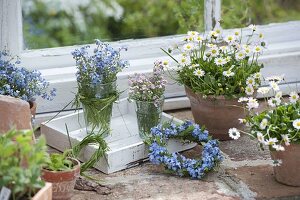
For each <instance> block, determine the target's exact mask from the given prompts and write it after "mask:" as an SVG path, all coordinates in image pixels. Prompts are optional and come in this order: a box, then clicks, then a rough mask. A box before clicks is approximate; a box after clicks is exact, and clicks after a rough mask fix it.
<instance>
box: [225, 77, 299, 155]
mask: <svg viewBox="0 0 300 200" xmlns="http://www.w3.org/2000/svg"><path fill="white" fill-rule="evenodd" d="M283 80H284V78H283V76H272V77H269V78H266V81H267V82H268V84H269V85H268V86H267V87H261V88H259V89H258V90H257V92H258V93H260V94H262V95H266V94H273V95H272V96H271V97H268V98H265V102H266V103H267V109H265V110H264V111H262V112H260V113H257V112H256V111H257V110H256V109H257V108H258V107H259V102H258V101H257V99H255V98H253V97H241V98H240V99H239V102H241V103H242V104H243V106H244V107H245V109H247V110H248V111H249V114H248V115H247V117H246V118H245V119H239V120H240V122H241V123H245V124H246V126H248V127H249V130H250V131H249V132H245V131H242V130H238V129H236V128H231V129H229V136H230V137H231V138H233V139H238V138H239V137H240V132H243V133H246V134H248V135H249V136H250V137H251V138H254V139H257V141H258V143H259V145H260V147H261V148H262V149H264V147H265V146H268V147H269V148H270V150H276V151H284V150H285V146H289V145H290V143H300V101H299V95H298V93H297V92H295V91H292V92H290V94H289V98H283V96H282V91H280V88H279V83H280V82H281V81H283Z"/></svg>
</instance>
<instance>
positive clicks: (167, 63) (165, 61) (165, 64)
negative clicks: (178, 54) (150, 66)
mask: <svg viewBox="0 0 300 200" xmlns="http://www.w3.org/2000/svg"><path fill="white" fill-rule="evenodd" d="M162 64H163V66H164V69H166V68H168V67H169V61H168V60H164V61H163V62H162Z"/></svg>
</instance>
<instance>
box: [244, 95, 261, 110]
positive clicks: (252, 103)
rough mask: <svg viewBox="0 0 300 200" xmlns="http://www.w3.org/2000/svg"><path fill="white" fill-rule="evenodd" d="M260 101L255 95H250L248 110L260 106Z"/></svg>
mask: <svg viewBox="0 0 300 200" xmlns="http://www.w3.org/2000/svg"><path fill="white" fill-rule="evenodd" d="M258 106H259V103H258V102H257V99H254V98H253V97H249V99H248V102H247V108H248V110H251V109H253V108H258Z"/></svg>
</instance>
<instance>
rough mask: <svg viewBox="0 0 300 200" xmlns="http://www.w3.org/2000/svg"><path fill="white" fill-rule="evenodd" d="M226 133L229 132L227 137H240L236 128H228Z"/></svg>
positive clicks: (235, 138)
mask: <svg viewBox="0 0 300 200" xmlns="http://www.w3.org/2000/svg"><path fill="white" fill-rule="evenodd" d="M228 133H229V137H231V138H232V139H234V140H237V139H239V137H241V134H240V132H239V131H238V130H237V129H236V128H230V129H229V131H228Z"/></svg>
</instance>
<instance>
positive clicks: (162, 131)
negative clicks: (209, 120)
mask: <svg viewBox="0 0 300 200" xmlns="http://www.w3.org/2000/svg"><path fill="white" fill-rule="evenodd" d="M170 138H175V139H182V140H183V141H189V142H196V143H198V144H199V145H202V146H203V150H202V158H201V159H199V160H196V159H190V158H186V157H184V156H183V155H181V154H179V153H177V152H176V153H172V154H171V153H169V152H168V150H167V148H166V146H167V142H168V140H169V139H170ZM146 143H147V144H148V145H149V159H150V162H152V163H153V164H158V165H163V166H164V167H165V168H166V169H168V170H171V171H172V172H174V173H175V174H177V175H179V176H184V175H189V176H191V177H192V178H194V179H201V178H202V177H203V176H204V175H205V174H206V173H207V172H209V171H211V170H212V169H214V167H215V166H217V165H218V164H219V163H220V162H221V161H222V160H223V156H222V155H221V151H220V149H219V145H218V144H219V142H218V141H217V140H212V139H211V137H210V136H209V135H208V131H207V130H205V129H204V127H202V128H200V126H199V125H198V124H194V123H192V122H191V121H185V122H184V123H183V124H181V125H176V124H174V123H172V122H168V123H165V124H159V125H158V126H156V127H153V128H152V129H151V136H150V137H149V138H148V140H147V141H146Z"/></svg>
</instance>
